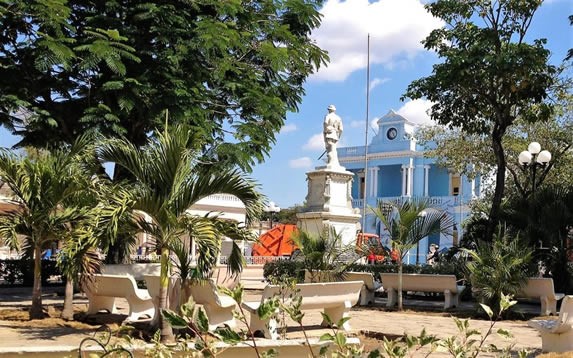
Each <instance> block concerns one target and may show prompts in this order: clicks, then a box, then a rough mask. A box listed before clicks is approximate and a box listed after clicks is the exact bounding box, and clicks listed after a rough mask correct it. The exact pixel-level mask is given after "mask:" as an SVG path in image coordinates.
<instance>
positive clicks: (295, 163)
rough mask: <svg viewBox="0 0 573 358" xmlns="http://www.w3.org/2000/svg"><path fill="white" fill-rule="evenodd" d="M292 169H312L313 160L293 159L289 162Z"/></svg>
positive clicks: (304, 158) (305, 158)
mask: <svg viewBox="0 0 573 358" xmlns="http://www.w3.org/2000/svg"><path fill="white" fill-rule="evenodd" d="M288 165H289V167H290V168H293V169H298V168H303V169H310V168H311V167H312V160H311V159H310V158H309V157H302V158H297V159H291V160H289V161H288Z"/></svg>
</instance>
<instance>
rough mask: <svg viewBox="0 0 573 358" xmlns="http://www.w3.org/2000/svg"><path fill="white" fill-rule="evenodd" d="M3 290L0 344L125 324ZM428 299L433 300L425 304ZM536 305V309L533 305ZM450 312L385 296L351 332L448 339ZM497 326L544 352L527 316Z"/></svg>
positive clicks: (376, 341)
mask: <svg viewBox="0 0 573 358" xmlns="http://www.w3.org/2000/svg"><path fill="white" fill-rule="evenodd" d="M2 291H4V290H3V289H0V337H1V338H2V339H0V349H3V348H7V347H8V348H9V347H18V346H24V345H27V346H30V345H34V346H39V347H41V346H49V345H52V346H53V345H61V346H75V347H78V346H79V344H80V342H81V340H82V339H84V338H86V337H88V336H91V335H92V334H93V332H94V331H95V330H96V329H97V328H98V327H100V325H101V324H103V323H105V324H108V325H110V328H111V329H112V330H117V329H118V328H119V327H120V325H121V321H122V320H123V319H124V318H125V315H121V314H116V315H109V314H107V315H105V314H102V315H99V314H98V315H97V317H96V318H95V319H92V320H91V321H85V322H79V321H72V322H66V321H64V320H62V319H61V318H60V313H61V311H60V310H61V307H62V305H63V298H62V297H58V296H53V297H52V296H50V299H47V300H45V303H44V306H45V307H46V314H47V316H48V317H47V318H46V319H43V320H32V321H30V320H29V317H28V313H27V309H28V307H29V302H28V301H26V298H25V296H26V295H25V294H24V295H22V299H20V298H17V299H14V300H13V302H7V300H3V299H2V297H3V293H4V292H2ZM249 294H250V295H251V296H252V297H258V294H260V293H259V292H257V291H252V292H249ZM247 298H249V296H247ZM86 303H87V301H86V300H85V297H84V298H81V297H78V298H77V299H76V298H75V299H74V309H75V311H76V312H77V313H81V312H85V310H86V309H87V305H86ZM429 303H431V302H428V303H427V304H429ZM422 304H426V302H422ZM438 306H439V302H438ZM118 308H119V309H120V312H121V311H122V310H123V311H124V312H125V310H126V309H127V303H126V302H125V303H118ZM534 309H538V308H535V307H534ZM452 314H456V316H461V317H462V318H464V317H467V314H466V313H465V311H463V310H460V311H459V312H443V310H442V309H440V308H437V309H436V308H435V307H433V308H432V307H426V308H420V307H417V308H415V309H412V308H410V309H407V310H405V311H403V312H397V311H395V310H388V309H386V307H385V306H384V304H383V302H382V301H381V302H376V304H375V305H374V306H369V307H361V308H355V309H353V310H352V311H351V320H350V324H351V326H352V330H351V332H350V334H351V335H353V336H357V337H359V339H360V342H361V344H362V345H363V346H364V347H365V351H371V350H373V349H376V348H379V347H380V346H381V344H382V340H383V338H384V337H386V338H388V339H397V338H399V337H401V336H402V335H403V334H404V333H405V332H406V333H408V334H410V335H418V334H419V333H420V332H421V330H422V328H426V330H427V332H428V333H429V334H434V335H437V336H438V337H439V338H446V337H450V336H455V335H456V334H457V332H458V331H457V328H456V325H455V323H454V320H453V318H452ZM320 321H321V316H320V312H319V311H309V312H308V313H307V314H306V315H305V318H304V322H305V326H307V324H306V322H308V330H307V333H308V334H309V335H310V336H312V337H319V336H320V335H322V334H323V333H326V332H329V330H326V329H322V328H321V327H320V326H319V325H318V323H320ZM470 321H471V322H470V324H471V327H472V328H476V329H477V330H479V331H481V332H485V331H486V330H487V327H488V322H487V321H484V320H477V319H471V320H470ZM288 327H289V330H288V334H287V337H288V338H301V337H302V336H303V333H302V331H300V330H298V329H296V327H295V324H294V323H293V322H288ZM497 327H499V328H504V329H507V330H509V331H511V332H512V333H513V334H514V336H515V337H514V339H513V340H512V341H511V342H509V343H511V344H515V350H519V349H526V350H528V351H529V352H530V355H529V356H531V357H533V356H539V355H540V354H541V350H540V348H541V338H540V337H539V334H538V333H537V332H536V331H535V330H533V329H532V328H529V327H527V322H526V320H513V321H510V320H508V321H501V322H499V323H498V325H497ZM488 343H494V344H496V345H498V346H501V347H505V346H506V345H507V344H509V343H508V342H506V341H504V340H502V339H500V338H498V337H494V335H492V337H491V339H489V338H488ZM415 356H417V355H415ZM432 356H434V355H432ZM436 356H438V357H443V356H448V355H444V354H436ZM488 356H493V355H488ZM541 356H542V357H544V358H564V357H573V352H571V354H561V355H558V354H545V355H541Z"/></svg>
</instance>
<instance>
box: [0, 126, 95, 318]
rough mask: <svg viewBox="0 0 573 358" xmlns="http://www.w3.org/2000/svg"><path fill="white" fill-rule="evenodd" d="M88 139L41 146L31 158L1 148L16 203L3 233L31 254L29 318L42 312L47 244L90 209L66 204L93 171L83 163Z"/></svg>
mask: <svg viewBox="0 0 573 358" xmlns="http://www.w3.org/2000/svg"><path fill="white" fill-rule="evenodd" d="M86 145H87V137H86V136H83V137H81V138H80V139H79V140H78V141H77V142H76V144H75V145H74V146H72V147H71V148H66V149H60V150H57V151H54V152H47V151H41V152H38V153H37V154H36V155H34V156H33V158H31V157H24V156H22V155H21V154H18V153H15V152H12V151H8V150H1V151H0V177H2V181H3V182H4V183H6V184H7V185H8V186H9V188H10V190H11V191H12V194H13V196H14V198H15V199H16V202H17V203H18V206H17V207H15V208H14V209H12V210H9V211H7V212H4V213H2V214H1V215H0V237H2V238H3V239H4V241H5V242H7V243H8V245H9V246H11V247H13V248H16V249H19V251H20V252H23V253H25V255H30V256H31V258H33V263H34V283H33V288H32V305H31V307H30V319H39V318H44V313H43V307H42V280H41V277H42V272H41V268H42V266H41V262H40V260H41V258H42V252H43V250H45V249H48V248H50V247H51V245H52V244H53V243H55V242H56V241H58V240H59V239H61V238H62V237H65V236H66V235H67V233H68V232H69V226H70V225H73V223H75V222H78V221H81V220H84V219H85V218H86V217H87V216H88V215H89V211H90V209H89V208H88V207H83V206H74V205H68V204H69V199H70V198H71V197H74V196H77V195H79V193H80V192H82V191H83V190H84V188H83V186H82V185H81V183H83V182H84V181H83V179H84V178H85V177H86V176H87V177H89V175H88V174H87V172H86V170H85V169H86V168H85V167H83V166H82V165H81V162H82V161H81V157H82V155H83V154H82V153H83V151H84V149H85V147H86Z"/></svg>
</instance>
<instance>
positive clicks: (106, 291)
mask: <svg viewBox="0 0 573 358" xmlns="http://www.w3.org/2000/svg"><path fill="white" fill-rule="evenodd" d="M82 288H83V290H84V292H85V293H86V296H87V297H88V300H89V304H88V311H87V314H88V315H89V314H95V313H98V312H99V311H101V310H106V311H108V312H109V313H116V312H117V310H116V307H115V298H116V297H123V298H125V299H126V300H127V303H128V304H129V314H128V315H127V318H126V321H137V320H139V319H141V317H143V316H147V317H145V318H149V319H152V318H153V317H154V315H155V306H154V305H153V301H152V299H151V296H150V295H149V293H148V292H147V290H145V289H139V288H137V284H136V282H135V279H134V278H133V277H132V276H129V275H102V274H97V275H90V276H89V277H86V278H85V281H84V284H83V287H82Z"/></svg>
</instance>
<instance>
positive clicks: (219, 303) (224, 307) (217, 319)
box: [191, 279, 237, 330]
mask: <svg viewBox="0 0 573 358" xmlns="http://www.w3.org/2000/svg"><path fill="white" fill-rule="evenodd" d="M191 296H192V297H193V301H195V303H197V304H200V305H202V306H203V308H204V309H205V313H206V314H207V318H208V319H209V330H215V329H216V328H217V327H219V326H222V325H228V326H229V327H231V328H233V327H235V326H236V322H235V317H234V315H233V311H234V310H235V306H236V304H237V303H236V302H235V300H234V299H233V298H231V297H230V296H227V295H225V294H222V293H220V292H219V290H218V289H217V286H216V285H215V282H214V280H213V279H209V280H204V281H199V282H195V283H193V284H192V285H191Z"/></svg>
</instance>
